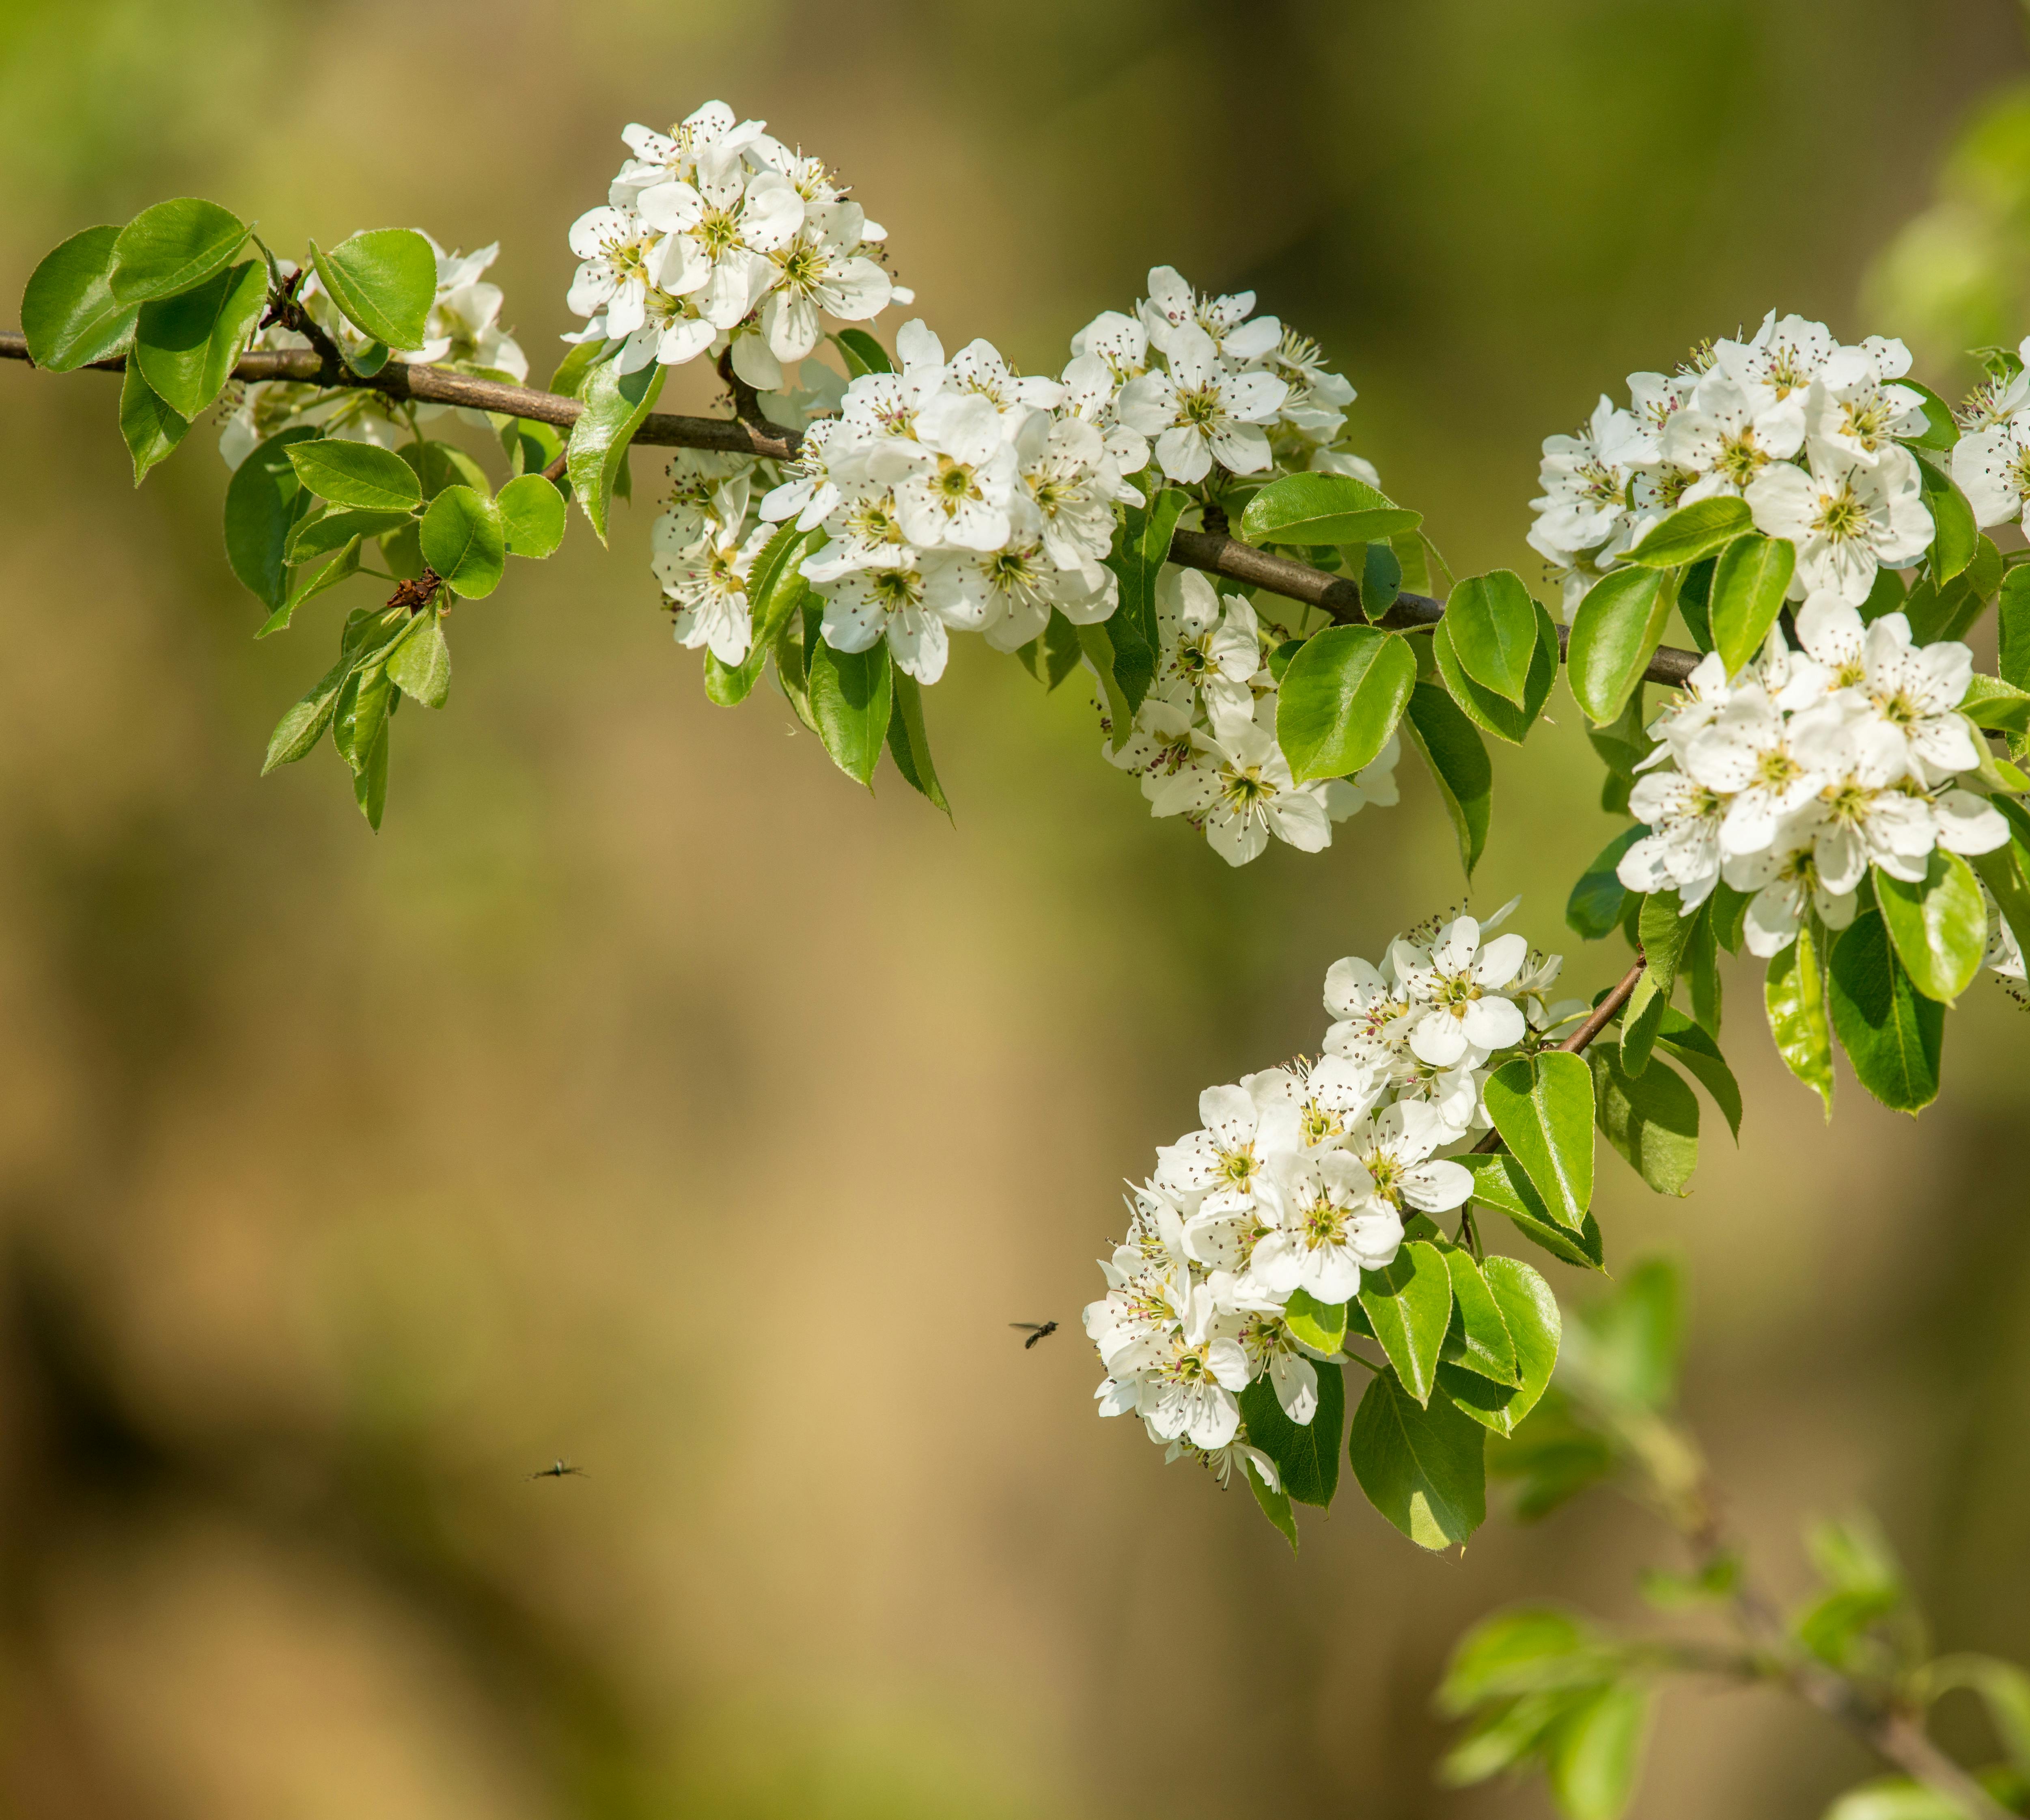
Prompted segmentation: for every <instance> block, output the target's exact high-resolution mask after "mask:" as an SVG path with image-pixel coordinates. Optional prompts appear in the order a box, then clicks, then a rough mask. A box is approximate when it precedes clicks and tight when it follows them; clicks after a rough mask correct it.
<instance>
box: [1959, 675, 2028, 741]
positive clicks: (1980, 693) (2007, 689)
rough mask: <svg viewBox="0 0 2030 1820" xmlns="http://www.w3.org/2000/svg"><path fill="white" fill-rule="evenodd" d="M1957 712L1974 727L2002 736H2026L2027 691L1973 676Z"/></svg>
mask: <svg viewBox="0 0 2030 1820" xmlns="http://www.w3.org/2000/svg"><path fill="white" fill-rule="evenodd" d="M1960 712H1961V714H1963V715H1965V716H1966V717H1967V719H1969V720H1970V721H1972V722H1973V723H1974V725H1975V726H1991V727H1994V728H1995V729H1996V730H1998V732H2002V733H2014V734H2022V733H2030V691H2025V690H2024V689H2018V688H2017V687H2016V686H2015V685H2014V684H2013V683H2008V682H2003V681H2002V679H2001V678H1999V677H1995V676H1984V675H1982V674H1981V673H1980V671H1979V670H1976V671H1975V672H1974V673H1973V676H1972V679H1971V680H1970V681H1969V682H1968V684H1967V692H1966V693H1965V696H1963V697H1961V701H1960Z"/></svg>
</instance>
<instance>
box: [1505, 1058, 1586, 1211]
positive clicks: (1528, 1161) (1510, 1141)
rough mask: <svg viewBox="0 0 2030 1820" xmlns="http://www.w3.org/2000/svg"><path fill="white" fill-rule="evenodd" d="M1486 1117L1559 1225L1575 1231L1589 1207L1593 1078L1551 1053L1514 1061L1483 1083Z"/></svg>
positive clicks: (1581, 1064)
mask: <svg viewBox="0 0 2030 1820" xmlns="http://www.w3.org/2000/svg"><path fill="white" fill-rule="evenodd" d="M1485 1101H1486V1105H1487V1113H1488V1116H1489V1118H1491V1119H1492V1120H1493V1121H1494V1128H1495V1130H1496V1131H1499V1132H1500V1134H1501V1140H1502V1142H1504V1143H1505V1144H1506V1145H1507V1146H1508V1148H1509V1150H1510V1151H1511V1153H1513V1155H1514V1156H1515V1160H1516V1161H1518V1162H1519V1163H1520V1164H1522V1169H1523V1172H1524V1174H1526V1176H1528V1177H1529V1178H1530V1186H1531V1187H1534V1188H1535V1190H1537V1194H1539V1195H1540V1196H1541V1198H1542V1199H1543V1202H1544V1205H1545V1206H1546V1207H1547V1208H1548V1209H1549V1210H1550V1213H1551V1216H1552V1218H1553V1219H1554V1220H1556V1221H1557V1222H1558V1223H1559V1224H1560V1225H1561V1226H1564V1227H1566V1228H1569V1229H1571V1231H1577V1230H1578V1228H1579V1226H1580V1224H1581V1223H1582V1221H1583V1220H1585V1218H1586V1209H1588V1208H1589V1206H1590V1205H1592V1204H1593V1076H1592V1075H1591V1073H1590V1072H1589V1071H1588V1069H1587V1068H1586V1063H1585V1061H1584V1060H1582V1059H1581V1058H1580V1057H1578V1056H1575V1055H1567V1054H1564V1053H1563V1052H1561V1051H1560V1050H1556V1049H1549V1050H1546V1051H1545V1053H1542V1054H1541V1055H1536V1056H1518V1057H1516V1058H1515V1060H1513V1061H1509V1062H1504V1064H1502V1065H1501V1066H1500V1068H1496V1070H1495V1071H1494V1072H1493V1074H1491V1075H1489V1076H1488V1078H1487V1086H1486V1088H1485Z"/></svg>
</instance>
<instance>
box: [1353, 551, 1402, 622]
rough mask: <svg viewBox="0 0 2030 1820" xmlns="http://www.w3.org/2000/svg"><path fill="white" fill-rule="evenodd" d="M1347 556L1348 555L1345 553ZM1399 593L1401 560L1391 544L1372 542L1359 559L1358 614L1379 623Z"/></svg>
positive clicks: (1400, 591)
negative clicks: (1378, 620)
mask: <svg viewBox="0 0 2030 1820" xmlns="http://www.w3.org/2000/svg"><path fill="white" fill-rule="evenodd" d="M1349 554H1351V552H1349ZM1402 592H1403V559H1402V558H1401V557H1400V556H1399V555H1396V551H1395V547H1394V546H1393V545H1392V544H1385V543H1381V542H1375V543H1372V544H1369V545H1368V546H1367V550H1366V554H1365V555H1363V556H1362V558H1361V559H1360V610H1361V611H1362V612H1363V613H1365V614H1366V615H1367V617H1368V618H1370V619H1379V618H1381V615H1383V614H1385V613H1386V612H1387V611H1389V608H1390V607H1393V606H1394V605H1395V604H1396V600H1397V598H1398V597H1399V596H1400V595H1401V593H1402Z"/></svg>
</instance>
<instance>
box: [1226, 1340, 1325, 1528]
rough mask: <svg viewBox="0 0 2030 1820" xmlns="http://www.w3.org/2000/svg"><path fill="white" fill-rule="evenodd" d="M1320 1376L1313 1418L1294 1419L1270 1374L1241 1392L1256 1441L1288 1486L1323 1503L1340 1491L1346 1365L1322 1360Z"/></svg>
mask: <svg viewBox="0 0 2030 1820" xmlns="http://www.w3.org/2000/svg"><path fill="white" fill-rule="evenodd" d="M1317 1370H1318V1408H1317V1409H1316V1410H1314V1411H1313V1412H1312V1415H1311V1420H1310V1421H1308V1422H1303V1423H1299V1422H1293V1421H1291V1420H1290V1418H1289V1417H1288V1416H1286V1415H1285V1414H1284V1413H1283V1406H1282V1405H1281V1403H1279V1402H1277V1400H1276V1387H1275V1386H1274V1385H1273V1384H1271V1383H1270V1381H1269V1378H1268V1376H1267V1374H1266V1372H1265V1373H1264V1374H1263V1375H1262V1376H1260V1377H1259V1378H1257V1379H1256V1380H1255V1382H1254V1383H1253V1384H1250V1385H1249V1386H1248V1387H1247V1389H1246V1390H1244V1391H1242V1392H1241V1393H1240V1415H1241V1420H1242V1421H1244V1422H1246V1423H1247V1439H1248V1441H1249V1443H1250V1444H1251V1445H1252V1446H1255V1447H1259V1448H1260V1449H1261V1450H1262V1452H1263V1453H1265V1454H1267V1455H1268V1456H1269V1458H1270V1459H1272V1460H1273V1461H1274V1462H1276V1471H1277V1475H1278V1476H1280V1477H1281V1480H1282V1481H1283V1489H1284V1490H1285V1491H1286V1492H1288V1494H1289V1495H1290V1496H1291V1497H1292V1498H1294V1499H1296V1501H1297V1502H1299V1504H1316V1505H1319V1506H1325V1505H1328V1504H1329V1503H1331V1502H1332V1501H1333V1494H1334V1493H1335V1492H1336V1491H1338V1489H1339V1443H1340V1436H1342V1435H1344V1433H1345V1432H1346V1384H1345V1372H1344V1369H1342V1368H1341V1367H1340V1366H1338V1365H1326V1364H1324V1363H1322V1362H1320V1363H1318V1366H1317Z"/></svg>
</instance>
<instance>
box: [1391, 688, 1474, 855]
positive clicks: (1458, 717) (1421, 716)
mask: <svg viewBox="0 0 2030 1820" xmlns="http://www.w3.org/2000/svg"><path fill="white" fill-rule="evenodd" d="M1403 726H1404V729H1405V730H1407V732H1408V734H1409V735H1410V738H1411V743H1412V744H1413V745H1415V747H1416V748H1417V750H1418V752H1419V753H1421V754H1422V756H1423V760H1424V763H1426V765H1427V766H1428V767H1430V773H1431V775H1432V777H1433V778H1434V779H1436V780H1437V786H1438V793H1439V795H1440V796H1441V797H1443V798H1444V804H1445V812H1446V813H1447V814H1448V815H1450V816H1451V817H1452V831H1453V833H1454V834H1456V835H1457V836H1458V837H1459V864H1461V865H1463V867H1465V868H1466V875H1467V878H1469V879H1470V878H1472V877H1473V869H1474V867H1475V866H1477V865H1478V864H1480V856H1481V853H1482V851H1483V850H1484V849H1485V847H1486V845H1487V826H1488V823H1489V819H1491V818H1492V816H1493V805H1494V767H1493V765H1492V764H1490V763H1489V762H1488V756H1487V748H1486V747H1485V745H1482V743H1481V737H1480V735H1479V734H1478V733H1476V732H1474V726H1473V722H1471V721H1470V720H1469V719H1467V717H1466V715H1464V714H1463V712H1462V711H1460V709H1459V705H1458V704H1456V702H1455V701H1454V700H1452V697H1451V696H1449V695H1448V694H1446V693H1445V692H1444V689H1441V688H1440V687H1439V686H1438V685H1437V684H1436V683H1435V682H1420V683H1418V685H1417V686H1416V687H1415V689H1412V690H1411V692H1410V703H1409V706H1408V708H1407V710H1406V711H1404V716H1403Z"/></svg>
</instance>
